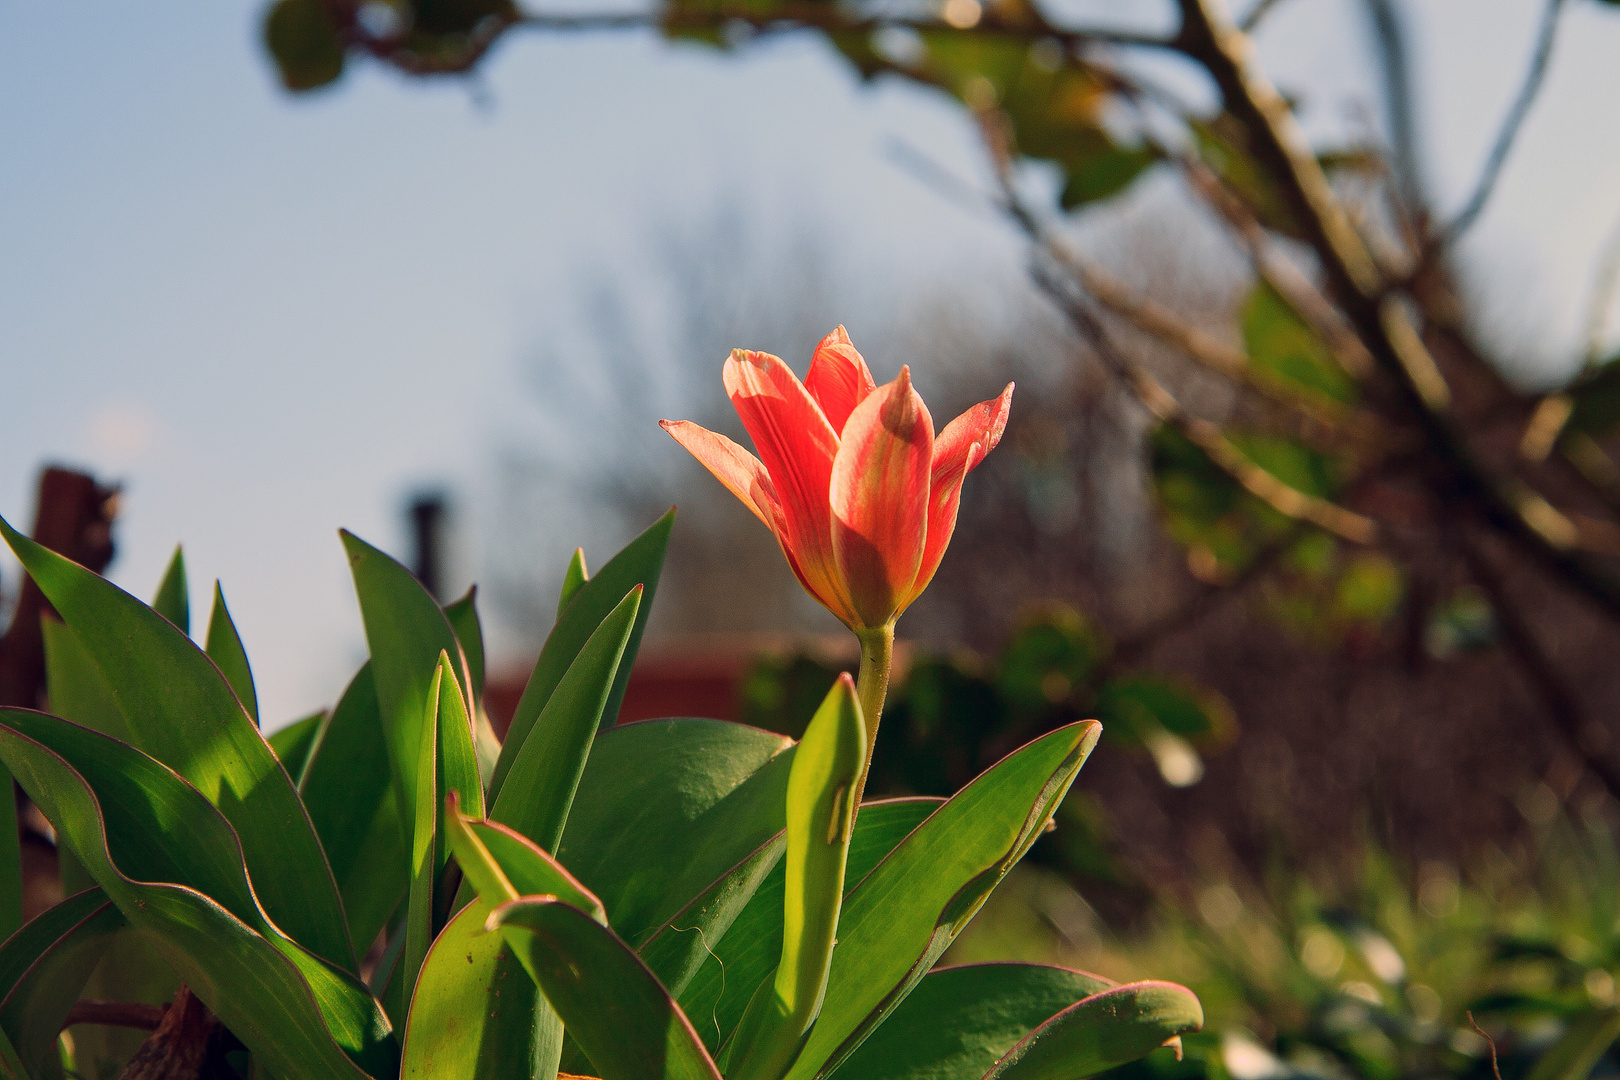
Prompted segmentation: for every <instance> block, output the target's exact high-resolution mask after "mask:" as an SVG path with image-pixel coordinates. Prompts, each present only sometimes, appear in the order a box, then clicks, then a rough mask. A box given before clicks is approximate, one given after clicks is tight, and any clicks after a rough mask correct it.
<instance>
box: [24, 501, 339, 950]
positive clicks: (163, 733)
mask: <svg viewBox="0 0 1620 1080" xmlns="http://www.w3.org/2000/svg"><path fill="white" fill-rule="evenodd" d="M0 532H3V533H4V535H5V538H6V541H7V542H8V543H9V544H10V545H11V549H12V550H13V551H14V552H16V553H17V557H18V558H19V559H20V560H22V563H23V566H24V567H26V568H27V570H28V572H29V574H30V575H32V576H33V578H34V581H35V582H36V583H37V584H38V585H39V587H40V589H41V591H43V592H44V594H45V597H46V599H48V600H49V601H50V602H51V606H52V607H54V608H55V609H56V610H57V612H58V613H59V614H60V615H61V616H62V619H63V621H64V622H66V623H67V625H68V626H69V627H70V628H71V629H72V630H73V632H74V635H75V636H76V637H77V638H78V640H79V643H80V644H81V645H83V646H84V650H85V652H87V653H88V654H89V655H90V656H92V657H93V658H94V659H95V661H96V665H97V666H98V667H99V668H100V671H101V675H102V677H103V679H105V680H106V683H107V686H108V687H109V688H110V689H111V690H112V694H113V698H114V700H116V701H117V702H118V707H119V709H120V711H121V712H122V713H123V715H124V718H125V719H126V720H127V721H128V725H129V733H130V735H132V736H133V739H132V740H131V742H132V744H133V745H135V746H137V747H138V748H139V749H141V750H143V751H145V752H146V753H148V754H150V755H151V756H152V757H154V758H156V759H157V760H159V761H161V762H163V763H164V764H165V765H168V766H169V767H170V768H172V769H174V770H175V771H176V772H178V773H179V774H180V775H181V776H183V777H185V778H186V780H187V781H188V782H189V783H190V784H192V785H193V786H194V787H195V788H196V789H197V790H198V791H200V792H202V794H203V795H204V796H205V797H206V798H207V799H208V801H209V802H210V803H212V804H213V805H215V806H217V807H218V808H219V810H220V812H221V813H223V814H224V815H225V818H226V820H228V821H229V822H230V823H231V826H232V827H233V828H234V829H235V831H236V834H237V836H238V837H239V838H240V840H241V844H242V851H243V853H244V855H245V857H246V859H247V866H248V870H249V872H250V873H251V874H252V875H253V887H254V890H255V891H256V892H257V894H258V896H259V899H260V900H261V901H262V902H263V903H264V908H265V911H266V912H267V913H268V914H269V916H270V918H271V919H273V920H274V921H275V923H276V925H277V926H279V927H281V928H282V929H283V930H285V931H286V932H287V933H288V934H290V935H292V937H293V939H294V940H296V941H299V942H301V943H302V944H304V945H306V946H308V947H309V948H310V949H312V950H313V951H314V952H315V953H317V954H318V955H320V956H323V957H325V958H326V959H327V960H330V961H331V962H332V963H334V964H336V965H337V966H338V967H340V968H342V969H344V970H346V971H354V970H355V969H356V965H355V960H354V950H353V948H352V947H351V946H350V944H349V935H348V931H347V929H346V927H345V924H344V920H343V906H342V903H341V901H339V899H338V892H337V886H336V884H335V883H334V882H333V881H332V875H331V872H330V871H329V870H328V869H327V866H326V859H325V857H324V856H323V855H322V853H321V847H320V842H319V841H318V840H316V838H315V828H314V826H313V825H312V824H311V823H310V820H309V816H308V815H307V814H306V813H305V812H304V805H303V803H302V802H301V801H300V800H299V798H298V793H297V791H295V790H294V788H293V783H292V780H291V778H290V777H289V776H288V775H287V773H286V771H285V770H284V769H283V768H282V767H281V764H280V763H279V762H278V761H277V760H276V756H275V754H274V753H273V752H272V751H271V749H270V745H269V744H268V743H266V742H265V741H264V736H262V735H261V734H260V733H259V729H258V726H257V725H255V724H254V723H253V720H252V718H250V717H249V716H248V714H247V713H246V712H244V711H243V710H242V704H241V702H239V701H238V700H237V699H236V694H235V693H234V692H233V691H232V690H231V688H230V685H229V684H228V683H226V681H225V679H224V677H223V676H222V675H220V673H219V669H218V668H216V667H215V666H214V665H213V663H212V662H211V661H210V660H209V659H208V657H207V656H206V655H204V653H203V651H202V650H201V649H199V648H197V646H196V645H194V644H192V642H191V639H189V638H187V637H186V636H185V634H183V633H182V632H180V630H179V629H178V628H176V627H175V626H174V625H173V624H172V623H171V622H169V620H167V619H165V618H164V617H163V616H161V615H159V614H158V613H157V612H155V611H153V610H152V609H151V608H149V607H147V606H146V605H145V604H143V603H141V602H140V601H139V600H137V599H135V598H134V597H133V596H130V595H129V594H128V593H126V592H124V591H123V590H122V589H119V588H118V587H117V586H115V585H113V584H112V583H111V582H109V581H107V580H106V579H105V578H103V577H101V576H100V575H98V574H93V573H91V572H90V571H89V570H86V569H85V568H84V567H82V566H79V565H78V564H77V563H74V562H71V561H69V560H67V559H65V558H63V557H62V556H60V555H57V554H56V553H55V552H52V551H49V550H47V549H45V548H43V547H41V546H40V545H38V544H36V543H34V542H33V541H32V540H29V539H28V538H27V537H25V536H22V535H20V534H19V533H17V532H16V530H14V529H12V528H11V526H10V525H8V524H6V523H5V522H4V521H3V520H0ZM80 854H81V857H83V853H82V852H81V853H80Z"/></svg>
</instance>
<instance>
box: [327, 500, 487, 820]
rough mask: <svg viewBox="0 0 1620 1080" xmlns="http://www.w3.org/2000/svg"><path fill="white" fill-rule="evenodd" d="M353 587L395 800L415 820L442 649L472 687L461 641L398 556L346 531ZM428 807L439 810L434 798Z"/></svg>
mask: <svg viewBox="0 0 1620 1080" xmlns="http://www.w3.org/2000/svg"><path fill="white" fill-rule="evenodd" d="M341 535H342V537H343V546H344V549H345V550H346V551H347V552H348V555H349V569H350V571H351V573H352V574H353V576H354V591H355V593H356V594H357V595H358V596H359V599H360V616H361V619H362V621H364V623H365V626H366V644H367V645H368V646H369V648H370V649H371V671H372V679H373V681H374V684H375V686H376V692H377V705H378V708H379V710H380V715H381V716H382V725H383V732H384V734H385V736H386V738H387V740H388V747H389V754H390V757H391V759H392V762H393V767H394V785H395V799H396V801H397V802H398V804H399V808H400V813H401V816H402V817H403V819H404V820H405V821H414V820H415V819H416V802H415V798H416V792H417V790H418V784H417V779H416V768H417V764H418V762H420V761H421V760H423V759H422V753H421V748H422V738H423V736H422V732H423V723H424V721H423V718H424V717H425V716H427V715H428V713H429V711H430V710H432V709H437V707H438V706H437V703H435V702H433V701H431V700H430V698H429V692H430V689H431V687H432V685H433V683H434V680H436V679H437V678H438V677H439V676H438V661H439V654H440V653H447V654H448V655H449V656H450V658H451V660H452V668H453V669H454V671H455V677H456V679H457V680H459V682H460V684H461V689H462V697H463V699H464V700H465V699H466V698H467V696H468V695H469V694H470V693H471V687H472V680H471V678H470V677H468V676H466V674H465V672H466V665H465V663H464V662H463V657H462V652H461V643H460V642H459V641H458V640H457V639H456V635H455V631H454V630H453V629H451V626H450V621H449V620H448V619H447V618H445V615H444V612H443V611H442V610H440V608H439V604H438V602H437V601H436V600H434V599H433V596H432V594H430V593H429V592H428V591H427V589H425V588H423V587H422V583H421V582H419V581H417V580H416V576H415V575H414V574H412V573H411V572H410V571H409V570H408V569H406V568H405V567H404V566H403V565H401V564H400V563H399V561H398V560H396V559H393V558H390V557H389V556H388V555H386V554H384V553H383V552H381V551H379V550H378V549H376V548H374V547H372V546H371V545H370V544H368V543H366V542H365V541H364V540H361V539H360V538H359V537H357V536H355V535H354V534H352V533H349V532H346V531H345V532H343V533H342V534H341ZM428 812H429V813H435V814H436V813H438V807H437V806H436V805H434V806H430V807H429V808H428Z"/></svg>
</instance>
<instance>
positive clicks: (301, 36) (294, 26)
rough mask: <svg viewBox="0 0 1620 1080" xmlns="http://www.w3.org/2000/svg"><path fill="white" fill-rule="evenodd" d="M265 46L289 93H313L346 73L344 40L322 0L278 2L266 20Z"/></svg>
mask: <svg viewBox="0 0 1620 1080" xmlns="http://www.w3.org/2000/svg"><path fill="white" fill-rule="evenodd" d="M264 45H265V48H266V49H268V50H269V51H270V56H271V57H272V58H273V59H274V60H275V62H276V70H277V72H278V73H279V74H280V75H281V84H282V85H283V86H285V87H286V88H287V89H288V90H293V91H301V90H313V89H315V88H316V87H318V86H325V85H327V84H328V83H331V82H336V81H337V79H338V77H339V76H340V75H342V74H343V40H342V39H341V38H339V37H338V32H337V27H336V26H335V25H334V24H333V22H332V18H331V16H330V15H328V14H327V13H326V6H325V5H324V4H322V3H321V2H320V0H276V3H275V4H274V5H273V6H272V7H271V8H270V10H269V12H267V13H266V15H265V17H264Z"/></svg>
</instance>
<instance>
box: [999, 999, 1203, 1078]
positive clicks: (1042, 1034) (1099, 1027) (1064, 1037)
mask: <svg viewBox="0 0 1620 1080" xmlns="http://www.w3.org/2000/svg"><path fill="white" fill-rule="evenodd" d="M1203 1025H1204V1010H1203V1009H1202V1007H1200V1006H1199V1004H1198V998H1197V997H1195V996H1194V995H1193V992H1192V991H1191V990H1188V989H1187V988H1186V987H1185V986H1177V985H1176V984H1175V983H1166V982H1139V983H1129V984H1127V985H1125V986H1116V987H1114V988H1113V989H1111V990H1104V991H1103V992H1101V993H1099V994H1094V995H1092V996H1091V997H1088V998H1086V999H1085V1000H1084V1001H1081V1002H1077V1003H1076V1004H1074V1005H1071V1006H1069V1007H1068V1008H1067V1009H1064V1010H1063V1011H1062V1012H1060V1013H1058V1014H1057V1015H1056V1016H1054V1017H1052V1018H1051V1019H1050V1020H1048V1021H1046V1023H1044V1024H1042V1025H1041V1026H1040V1027H1038V1028H1036V1029H1035V1030H1034V1031H1032V1032H1030V1033H1029V1034H1028V1035H1026V1036H1025V1037H1024V1038H1023V1039H1022V1040H1020V1042H1019V1043H1018V1045H1017V1046H1015V1047H1013V1048H1012V1049H1011V1050H1009V1051H1007V1053H1006V1054H1005V1055H1004V1056H1003V1057H1002V1058H1001V1060H1000V1061H998V1062H996V1064H995V1066H994V1067H993V1068H991V1069H989V1070H988V1071H987V1072H985V1074H984V1080H1084V1078H1085V1077H1088V1076H1096V1075H1097V1074H1098V1073H1100V1072H1104V1071H1105V1070H1108V1069H1112V1068H1113V1067H1114V1066H1116V1065H1123V1064H1125V1063H1126V1062H1128V1061H1135V1060H1136V1059H1137V1058H1140V1057H1145V1056H1147V1054H1149V1053H1151V1052H1152V1051H1153V1050H1155V1049H1156V1048H1158V1047H1160V1046H1163V1045H1164V1044H1165V1043H1166V1042H1169V1041H1170V1040H1171V1039H1173V1038H1175V1037H1177V1036H1178V1035H1181V1034H1183V1033H1185V1032H1189V1031H1197V1030H1198V1029H1199V1028H1201V1027H1203Z"/></svg>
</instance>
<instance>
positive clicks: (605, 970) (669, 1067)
mask: <svg viewBox="0 0 1620 1080" xmlns="http://www.w3.org/2000/svg"><path fill="white" fill-rule="evenodd" d="M489 925H490V926H492V927H499V928H500V931H501V934H502V936H503V937H504V938H505V939H506V942H507V944H508V945H510V946H511V948H512V951H513V952H514V953H516V954H517V957H518V959H519V961H521V962H522V964H523V966H524V967H525V968H526V969H527V970H528V972H529V974H530V976H532V977H533V979H534V981H535V982H536V983H538V984H539V985H540V989H541V990H542V992H544V994H545V995H546V1000H547V1001H549V1002H550V1003H551V1005H552V1007H553V1008H554V1009H556V1010H557V1014H558V1015H559V1016H561V1017H562V1021H563V1024H564V1026H565V1028H566V1029H567V1031H568V1034H569V1035H570V1036H571V1037H572V1038H573V1039H574V1041H575V1042H577V1043H578V1044H579V1046H580V1048H581V1049H583V1050H584V1051H585V1054H586V1056H587V1057H589V1058H590V1059H591V1064H593V1065H594V1066H596V1068H597V1070H598V1071H599V1073H600V1075H601V1077H602V1080H720V1073H719V1072H718V1071H717V1070H716V1069H715V1067H714V1062H713V1061H712V1060H711V1059H710V1058H709V1053H708V1051H707V1050H705V1049H704V1048H703V1043H702V1041H701V1040H699V1039H698V1037H697V1033H696V1032H694V1031H693V1030H692V1025H691V1023H690V1022H688V1021H687V1019H686V1015H685V1014H684V1013H682V1012H681V1009H680V1006H678V1005H676V1004H675V1002H674V1000H673V999H672V998H671V997H670V996H669V994H668V993H667V992H666V991H665V990H664V988H663V987H662V986H660V985H659V984H658V980H657V979H656V978H654V977H653V973H652V972H651V971H648V970H647V967H646V965H644V964H643V963H642V962H641V961H640V960H639V959H637V957H636V954H635V953H633V952H631V951H630V947H629V946H628V945H626V944H625V943H624V942H623V941H622V940H620V938H619V937H618V935H616V934H614V932H613V931H612V930H610V929H608V928H607V927H605V926H603V925H602V924H600V923H598V922H596V921H595V920H594V919H592V918H591V917H590V916H589V915H587V914H585V913H584V912H583V911H580V910H579V909H578V908H576V907H572V906H570V905H568V904H565V903H563V902H562V901H560V900H554V899H551V898H549V897H526V898H524V899H521V900H513V901H511V902H509V903H506V904H502V905H501V906H500V907H498V908H496V909H495V911H494V912H493V913H492V914H491V915H490V917H489Z"/></svg>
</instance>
